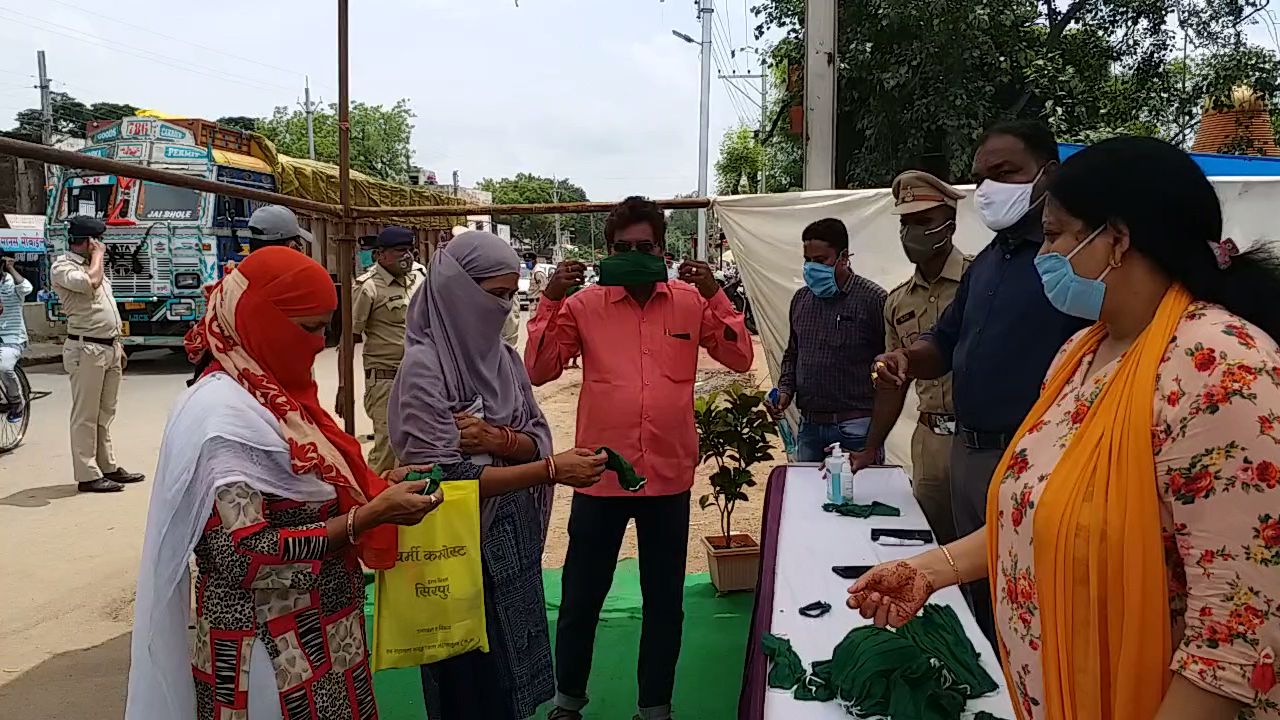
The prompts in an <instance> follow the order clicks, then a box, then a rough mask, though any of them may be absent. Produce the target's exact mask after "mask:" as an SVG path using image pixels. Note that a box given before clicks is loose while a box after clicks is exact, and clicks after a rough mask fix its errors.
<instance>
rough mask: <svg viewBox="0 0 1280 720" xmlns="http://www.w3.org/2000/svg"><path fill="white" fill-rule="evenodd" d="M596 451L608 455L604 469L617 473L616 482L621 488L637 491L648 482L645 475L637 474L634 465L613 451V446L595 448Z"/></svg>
mask: <svg viewBox="0 0 1280 720" xmlns="http://www.w3.org/2000/svg"><path fill="white" fill-rule="evenodd" d="M596 452H598V453H604V454H606V455H608V456H609V459H608V460H607V461H606V462H605V464H604V467H605V469H606V470H612V471H614V472H615V473H617V474H618V484H619V485H621V486H622V489H623V490H626V491H628V492H639V491H640V488H642V487H644V484H645V483H646V482H648V480H647V478H645V476H643V475H640V474H637V473H636V469H635V467H633V466H632V465H631V463H629V462H627V459H626V458H624V457H622V456H621V455H619V454H618V453H617V452H615V451H614V450H613V448H608V447H602V448H596Z"/></svg>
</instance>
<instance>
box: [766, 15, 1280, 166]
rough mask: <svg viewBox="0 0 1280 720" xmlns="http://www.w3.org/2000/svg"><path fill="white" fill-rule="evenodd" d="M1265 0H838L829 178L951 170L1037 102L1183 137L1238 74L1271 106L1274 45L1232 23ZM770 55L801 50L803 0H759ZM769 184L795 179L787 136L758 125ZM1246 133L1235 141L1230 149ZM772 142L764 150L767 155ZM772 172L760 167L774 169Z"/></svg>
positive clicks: (1088, 135)
mask: <svg viewBox="0 0 1280 720" xmlns="http://www.w3.org/2000/svg"><path fill="white" fill-rule="evenodd" d="M1265 6H1266V0H1232V1H1231V2H1222V1H1221V0H1171V1H1170V2H1156V3H1152V2H1150V0H1066V1H1065V2H1064V1H1061V0H1012V1H1010V0H939V2H935V3H925V4H921V3H917V2H910V0H867V1H866V2H857V3H853V2H849V3H841V4H840V12H841V15H840V18H839V28H840V30H839V37H838V39H837V44H838V50H839V87H838V91H837V103H838V108H837V110H838V118H837V147H836V162H837V172H838V173H839V174H840V178H839V182H838V183H837V184H838V185H848V186H853V187H865V186H884V185H887V184H888V183H889V181H890V180H891V179H892V178H893V176H894V175H896V174H897V173H898V172H900V171H902V170H904V169H907V168H911V167H916V168H922V169H926V170H929V171H931V172H934V173H935V174H937V175H939V176H941V177H943V178H944V179H950V180H952V181H957V182H958V181H963V180H965V179H967V177H968V174H969V163H970V161H971V159H972V155H973V150H974V148H975V145H976V143H977V139H978V137H979V136H980V135H981V132H982V130H983V129H984V128H986V127H988V126H990V125H991V124H993V123H995V122H996V121H998V120H1001V119H1007V118H1014V117H1019V118H1042V119H1044V120H1046V121H1047V122H1048V123H1049V124H1050V126H1051V127H1053V129H1054V130H1055V132H1056V133H1057V134H1058V135H1059V138H1060V139H1061V140H1064V141H1083V142H1093V141H1096V140H1099V139H1103V138H1105V137H1110V136H1113V135H1117V134H1122V133H1125V134H1144V135H1155V136H1158V137H1162V138H1165V139H1168V140H1170V141H1171V142H1175V143H1181V144H1184V145H1186V144H1189V143H1190V141H1191V140H1192V139H1193V138H1194V135H1195V129H1196V127H1197V126H1198V123H1199V120H1200V112H1201V109H1202V108H1203V107H1204V104H1205V102H1206V99H1207V100H1208V102H1209V103H1210V104H1211V105H1214V104H1218V103H1219V102H1222V101H1223V100H1225V99H1226V98H1228V97H1229V96H1230V91H1231V89H1232V88H1233V87H1235V86H1236V85H1239V84H1248V85H1250V86H1252V87H1254V88H1255V91H1256V92H1257V94H1258V96H1259V97H1261V98H1263V99H1264V100H1266V101H1268V102H1270V103H1271V106H1272V107H1275V106H1276V104H1277V102H1278V101H1280V92H1278V91H1277V88H1276V84H1277V82H1280V71H1278V69H1277V56H1276V53H1274V52H1272V51H1270V50H1266V49H1264V48H1261V47H1258V46H1255V45H1251V44H1249V43H1248V42H1247V40H1246V39H1245V37H1244V34H1243V28H1244V27H1245V26H1246V25H1247V24H1248V23H1249V22H1250V21H1251V18H1252V17H1253V16H1254V15H1255V14H1256V13H1258V12H1261V11H1262V10H1263V9H1265ZM756 11H757V12H758V13H759V14H760V15H761V16H762V19H763V22H762V24H761V25H760V27H759V28H757V35H758V36H762V35H763V34H764V33H765V32H766V31H768V30H770V29H781V30H782V31H784V32H785V38H784V39H783V40H782V41H781V42H779V43H778V44H777V45H776V46H775V48H774V51H773V63H774V67H775V81H774V87H775V95H776V96H777V98H776V102H777V104H778V105H777V107H778V108H781V107H782V106H783V105H784V104H785V105H790V104H792V101H793V98H784V97H782V95H783V94H784V93H782V92H781V91H780V90H778V88H781V87H784V86H785V85H784V83H783V77H782V75H781V73H780V72H779V69H781V68H784V67H786V66H787V65H788V64H791V65H793V66H798V65H799V64H801V63H802V62H803V40H802V25H803V23H802V17H803V13H804V1H803V0H761V4H760V5H759V6H758V7H757V8H756ZM767 146H768V151H767V156H768V158H769V161H768V168H769V174H770V177H769V179H768V180H767V183H768V185H769V186H770V189H771V190H776V189H778V188H777V187H776V185H783V186H787V185H792V186H794V185H798V184H799V181H800V173H801V164H800V163H799V162H798V160H799V158H800V155H799V153H798V150H799V147H800V146H799V143H798V142H797V141H796V139H795V138H794V137H793V136H791V135H790V134H789V133H787V132H785V124H784V130H780V131H778V132H775V133H772V134H771V135H770V136H769V139H768V141H767ZM1244 149H1245V148H1237V150H1244ZM775 156H776V157H775ZM775 173H778V174H779V175H780V176H781V177H780V178H778V179H776V180H775V177H774V174H775Z"/></svg>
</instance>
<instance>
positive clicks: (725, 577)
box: [702, 534, 760, 593]
mask: <svg viewBox="0 0 1280 720" xmlns="http://www.w3.org/2000/svg"><path fill="white" fill-rule="evenodd" d="M702 547H703V549H704V550H706V551H707V565H708V566H710V568H711V584H712V585H714V586H715V588H716V590H717V591H719V592H722V593H724V592H733V591H735V590H755V587H756V578H758V577H759V575H760V546H759V545H758V544H756V541H755V540H752V539H751V536H750V535H742V534H735V535H730V536H729V543H728V547H725V541H724V536H723V535H712V536H710V537H704V538H702Z"/></svg>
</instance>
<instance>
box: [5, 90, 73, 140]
mask: <svg viewBox="0 0 1280 720" xmlns="http://www.w3.org/2000/svg"><path fill="white" fill-rule="evenodd" d="M49 104H50V105H51V106H52V107H53V135H54V137H55V139H56V138H59V137H72V138H83V137H84V126H85V123H87V122H88V121H90V120H94V119H96V118H94V117H93V116H92V115H90V114H89V108H88V106H86V105H85V104H84V103H82V102H80V101H79V100H76V99H75V98H73V97H71V96H70V95H68V94H67V93H64V92H52V93H49ZM14 120H15V121H16V123H17V124H16V126H15V127H14V128H13V129H12V130H7V131H5V133H4V134H5V135H7V136H8V137H11V138H14V139H17V140H26V141H27V142H40V140H41V137H42V130H43V128H44V115H43V114H42V113H41V112H40V108H27V109H26V110H19V111H18V112H17V113H16V114H15V115H14Z"/></svg>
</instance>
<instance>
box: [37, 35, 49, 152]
mask: <svg viewBox="0 0 1280 720" xmlns="http://www.w3.org/2000/svg"><path fill="white" fill-rule="evenodd" d="M36 65H37V66H39V70H40V84H39V85H37V86H36V87H38V88H40V142H41V143H43V144H45V145H52V144H53V97H52V96H51V94H50V92H49V73H48V72H47V71H46V70H45V67H44V51H43V50H37V51H36Z"/></svg>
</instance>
